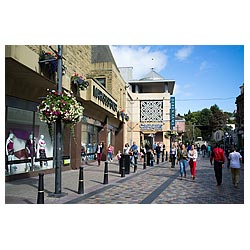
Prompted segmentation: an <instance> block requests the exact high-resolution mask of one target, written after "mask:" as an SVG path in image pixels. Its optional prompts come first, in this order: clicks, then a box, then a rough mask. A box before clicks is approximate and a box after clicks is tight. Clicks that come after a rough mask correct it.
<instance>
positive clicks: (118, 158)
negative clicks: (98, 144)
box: [116, 150, 121, 161]
mask: <svg viewBox="0 0 250 250" xmlns="http://www.w3.org/2000/svg"><path fill="white" fill-rule="evenodd" d="M116 157H117V160H118V161H120V159H121V150H118V153H117V155H116Z"/></svg>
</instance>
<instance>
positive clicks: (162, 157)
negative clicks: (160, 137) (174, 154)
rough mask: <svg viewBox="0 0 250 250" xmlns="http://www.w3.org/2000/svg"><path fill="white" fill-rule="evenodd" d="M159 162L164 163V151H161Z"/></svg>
mask: <svg viewBox="0 0 250 250" xmlns="http://www.w3.org/2000/svg"><path fill="white" fill-rule="evenodd" d="M161 162H164V151H162V156H161Z"/></svg>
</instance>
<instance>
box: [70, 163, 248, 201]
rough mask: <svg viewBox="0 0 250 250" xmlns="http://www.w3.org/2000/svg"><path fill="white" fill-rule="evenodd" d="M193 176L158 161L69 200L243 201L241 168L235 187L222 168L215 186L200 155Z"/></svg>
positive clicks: (207, 166)
mask: <svg viewBox="0 0 250 250" xmlns="http://www.w3.org/2000/svg"><path fill="white" fill-rule="evenodd" d="M197 165H198V166H197V178H196V180H195V181H194V180H192V179H191V178H190V177H191V176H190V170H189V168H188V170H187V178H186V179H183V180H181V179H180V178H179V168H178V166H176V168H174V169H171V168H170V167H169V164H160V165H159V166H155V167H153V168H150V169H149V170H148V171H146V172H144V173H140V174H138V175H136V176H134V177H133V178H131V179H129V180H126V182H124V183H123V184H122V185H113V186H110V187H109V188H107V189H105V190H103V191H100V192H96V193H94V194H93V195H92V196H91V197H86V198H85V197H82V198H81V199H78V200H75V201H74V200H72V201H70V202H69V203H78V204H151V203H152V204H244V169H243V166H242V169H241V181H240V185H239V187H238V188H237V189H236V188H235V187H234V186H233V185H232V183H231V173H230V170H229V169H227V168H224V169H223V185H222V186H220V187H217V186H216V180H215V176H214V170H213V166H211V165H210V162H209V159H206V158H204V159H203V158H200V159H199V162H198V164H197Z"/></svg>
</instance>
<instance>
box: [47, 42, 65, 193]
mask: <svg viewBox="0 0 250 250" xmlns="http://www.w3.org/2000/svg"><path fill="white" fill-rule="evenodd" d="M57 56H58V60H57V94H58V95H61V94H62V45H58V52H57ZM55 137H56V138H55V149H56V150H55V193H51V194H50V195H49V196H53V197H62V196H65V195H67V193H62V191H61V179H62V177H61V172H62V170H61V166H62V164H63V161H62V121H61V119H57V121H56V124H55Z"/></svg>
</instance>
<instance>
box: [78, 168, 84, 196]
mask: <svg viewBox="0 0 250 250" xmlns="http://www.w3.org/2000/svg"><path fill="white" fill-rule="evenodd" d="M78 194H84V178H83V167H80V170H79V184H78Z"/></svg>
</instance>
